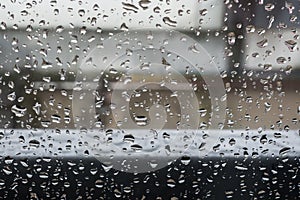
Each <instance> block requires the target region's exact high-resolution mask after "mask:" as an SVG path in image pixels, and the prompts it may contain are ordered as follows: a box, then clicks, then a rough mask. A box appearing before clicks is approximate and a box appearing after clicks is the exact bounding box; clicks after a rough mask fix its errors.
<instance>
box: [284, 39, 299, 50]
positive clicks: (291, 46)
mask: <svg viewBox="0 0 300 200" xmlns="http://www.w3.org/2000/svg"><path fill="white" fill-rule="evenodd" d="M284 44H285V45H286V46H287V47H288V48H289V50H290V52H294V51H295V50H296V49H297V42H296V41H295V40H287V41H285V42H284Z"/></svg>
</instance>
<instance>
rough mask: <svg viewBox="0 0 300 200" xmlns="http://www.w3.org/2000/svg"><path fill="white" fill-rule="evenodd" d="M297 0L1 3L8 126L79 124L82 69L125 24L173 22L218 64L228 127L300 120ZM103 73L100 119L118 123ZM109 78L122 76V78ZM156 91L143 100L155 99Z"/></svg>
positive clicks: (201, 94)
mask: <svg viewBox="0 0 300 200" xmlns="http://www.w3.org/2000/svg"><path fill="white" fill-rule="evenodd" d="M298 4H299V2H298V1H296V0H292V1H289V2H286V1H262V0H260V1H242V2H238V1H229V0H228V1H227V0H226V1H224V2H220V1H217V0H207V1H201V0H200V1H187V2H182V1H172V0H170V1H168V0H167V1H155V2H154V1H148V0H140V1H118V0H113V1H109V3H107V2H106V1H102V2H98V1H70V2H68V3H64V1H55V0H51V1H47V2H46V1H41V2H40V1H18V0H14V1H9V2H5V3H1V4H0V9H1V12H0V21H1V22H0V28H1V32H0V52H1V54H0V59H1V63H0V73H1V77H0V82H1V86H0V89H1V90H0V106H1V110H0V124H1V127H4V128H26V129H30V128H68V129H72V128H74V127H75V124H76V119H74V117H73V111H74V109H79V107H73V106H72V98H73V97H72V92H73V88H74V87H75V86H76V84H78V83H76V82H75V79H76V73H77V70H78V68H79V66H80V65H81V63H82V60H83V59H84V58H85V56H86V55H87V54H88V53H89V52H90V51H91V50H92V49H94V48H95V47H97V45H101V43H102V41H103V40H105V39H107V38H108V37H109V36H112V35H114V34H117V33H119V32H121V31H128V30H134V29H153V30H159V29H174V30H177V31H180V32H182V33H184V34H187V35H188V36H190V37H192V38H193V39H194V40H196V41H198V42H199V43H200V44H201V45H202V46H203V47H204V48H205V49H206V50H207V52H208V53H209V54H210V55H211V57H212V58H213V60H214V62H215V63H216V65H217V67H218V69H219V71H220V77H221V78H222V79H223V80H224V85H225V87H226V90H227V104H228V108H227V113H226V114H227V115H226V123H225V124H224V128H227V129H246V130H247V129H258V128H261V129H270V128H271V129H276V130H277V129H279V130H282V129H285V130H288V129H297V128H298V127H299V113H300V98H299V97H300V96H299V88H300V78H299V77H300V73H299V72H300V70H299V69H300V67H299V66H300V60H299V59H297V57H298V55H299V48H298V45H297V44H298V40H299V35H298V34H299V33H298V27H299V19H298V17H299V12H298V7H299V5H298ZM113 53H114V52H112V54H113ZM95 73H97V72H95ZM182 73H184V69H183V72H182ZM116 76H118V75H116ZM136 76H139V74H137V75H136ZM212 78H213V77H212ZM149 79H151V77H149ZM174 79H176V77H174ZM188 79H191V80H192V78H191V77H190V78H188ZM134 80H135V77H132V81H131V84H132V85H134V84H138V83H135V82H134ZM101 81H103V80H100V82H99V92H100V94H101V95H102V97H103V98H102V103H103V106H102V107H101V109H99V110H97V113H98V114H99V116H98V120H100V122H99V127H115V125H116V124H115V123H116V122H114V121H113V120H112V116H111V113H110V111H109V110H110V104H109V100H110V99H109V96H110V95H109V91H107V89H106V88H105V87H103V83H102V82H101ZM106 81H108V82H109V83H108V84H111V85H113V84H114V82H115V81H116V78H115V77H110V78H108V79H107V80H106ZM194 84H198V86H199V87H198V90H197V97H198V99H199V100H200V102H201V105H199V106H200V107H201V108H203V109H204V110H207V112H208V114H206V115H204V116H203V117H202V118H201V122H199V125H200V124H202V125H203V122H204V124H208V123H209V112H210V106H211V105H210V101H209V94H208V93H207V92H206V90H205V89H204V88H203V87H202V86H203V80H201V78H199V79H198V81H197V82H196V83H194ZM128 87H130V86H128ZM184 88H185V86H181V87H180V88H179V90H184ZM115 89H120V90H122V88H115ZM152 93H153V94H155V93H159V94H160V95H161V97H160V98H162V99H164V98H165V96H169V95H171V94H170V93H169V91H168V90H165V89H164V88H156V89H155V88H153V89H152ZM150 94H151V93H149V92H147V93H145V94H144V97H142V99H138V101H139V102H144V103H145V104H147V102H145V100H146V99H149V95H150ZM201 99H202V100H201ZM95 103H96V100H95ZM148 103H149V102H148ZM163 103H164V104H170V107H172V108H173V110H172V113H179V114H180V110H179V109H176V108H178V102H177V103H176V100H174V101H171V100H170V101H164V102H163ZM133 104H134V102H132V105H133ZM172 104H173V105H172ZM145 106H146V105H145ZM133 107H134V105H133ZM135 109H136V110H132V112H133V113H142V114H141V116H143V115H145V113H143V112H145V111H144V110H141V109H139V108H135ZM166 109H167V107H166ZM83 112H84V111H83ZM175 115H176V114H175ZM177 121H178V118H176V117H174V118H172V119H171V118H170V119H169V121H168V123H169V125H168V126H167V127H168V128H176V123H177ZM204 128H207V127H206V126H204Z"/></svg>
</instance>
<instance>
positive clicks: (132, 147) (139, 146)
mask: <svg viewBox="0 0 300 200" xmlns="http://www.w3.org/2000/svg"><path fill="white" fill-rule="evenodd" d="M131 149H132V150H133V151H136V152H138V151H141V150H142V149H143V147H142V146H141V145H138V144H133V145H131Z"/></svg>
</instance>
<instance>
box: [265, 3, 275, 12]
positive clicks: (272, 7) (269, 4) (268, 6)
mask: <svg viewBox="0 0 300 200" xmlns="http://www.w3.org/2000/svg"><path fill="white" fill-rule="evenodd" d="M274 8H275V5H274V4H273V3H267V4H266V5H265V10H266V11H269V12H270V11H272V10H273V9H274Z"/></svg>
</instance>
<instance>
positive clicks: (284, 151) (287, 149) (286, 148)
mask: <svg viewBox="0 0 300 200" xmlns="http://www.w3.org/2000/svg"><path fill="white" fill-rule="evenodd" d="M290 150H291V148H290V147H284V148H282V149H280V151H279V154H280V155H283V154H286V153H288V152H289V151H290Z"/></svg>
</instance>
